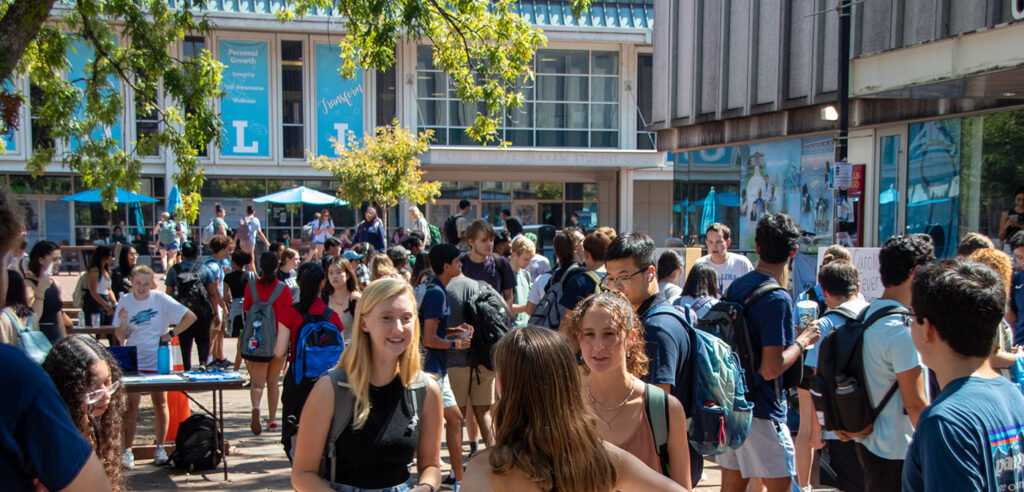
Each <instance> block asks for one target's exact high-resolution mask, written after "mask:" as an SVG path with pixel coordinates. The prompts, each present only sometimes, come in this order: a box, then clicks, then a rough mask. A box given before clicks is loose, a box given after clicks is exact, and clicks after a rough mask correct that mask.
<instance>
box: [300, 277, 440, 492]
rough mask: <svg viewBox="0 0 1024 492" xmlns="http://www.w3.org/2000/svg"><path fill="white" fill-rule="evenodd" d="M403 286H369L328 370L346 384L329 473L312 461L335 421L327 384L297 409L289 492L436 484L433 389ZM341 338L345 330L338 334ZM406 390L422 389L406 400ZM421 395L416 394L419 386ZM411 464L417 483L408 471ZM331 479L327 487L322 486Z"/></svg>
mask: <svg viewBox="0 0 1024 492" xmlns="http://www.w3.org/2000/svg"><path fill="white" fill-rule="evenodd" d="M417 318H418V316H417V310H416V300H415V298H414V297H413V293H412V288H411V287H409V284H407V283H405V282H403V281H401V280H397V279H381V280H378V281H376V282H372V283H371V284H370V285H369V286H367V288H366V290H365V291H364V292H363V297H362V299H361V300H360V301H359V305H358V308H357V311H356V318H355V326H356V328H355V329H354V330H352V331H353V332H354V333H353V335H352V345H350V346H348V347H346V348H345V351H344V352H342V354H341V360H340V361H339V362H338V365H337V367H336V369H340V370H342V371H343V372H344V374H345V376H347V378H348V390H349V391H350V392H351V393H352V394H351V401H352V405H353V408H352V409H351V412H350V414H351V420H350V421H349V424H348V425H347V426H346V427H345V430H344V431H343V432H342V433H341V435H340V436H339V437H338V440H337V442H336V443H335V452H336V453H337V454H336V460H335V464H334V470H325V471H326V472H327V475H328V476H326V477H325V476H322V475H321V474H320V472H321V470H320V459H321V457H322V456H323V454H324V447H325V446H326V445H327V437H328V434H329V431H330V428H331V420H332V418H333V417H334V415H335V414H336V410H335V408H334V405H335V402H336V401H337V400H336V397H335V392H336V391H341V390H340V389H339V388H335V387H334V381H333V378H332V376H330V375H328V376H324V377H322V378H320V380H319V381H317V383H316V385H315V386H314V387H313V391H312V392H311V393H310V394H309V398H308V399H307V400H306V404H305V406H304V407H303V408H302V419H301V423H300V425H299V435H298V439H297V440H296V442H295V459H294V461H293V462H292V486H293V487H295V490H298V491H301V492H306V491H325V492H327V491H330V490H338V491H341V492H352V491H364V490H378V489H384V490H388V491H396V492H398V491H414V492H433V491H435V490H437V487H439V486H440V482H441V472H440V468H441V427H442V426H441V389H440V387H439V386H438V385H437V383H436V382H435V381H434V380H433V378H430V377H427V376H426V375H425V374H424V373H423V372H422V371H421V370H420V343H419V338H420V337H419V333H420V329H419V321H418V319H417ZM346 331H347V330H346ZM412 385H425V386H426V387H425V389H423V390H422V391H421V392H420V393H417V394H422V400H417V398H419V397H418V396H413V397H411V398H410V397H409V395H408V393H409V392H410V388H411V387H412ZM420 388H423V386H420ZM414 457H415V459H416V469H417V471H418V472H419V477H418V480H419V483H416V484H415V485H414V484H413V481H412V476H411V475H410V473H409V465H410V464H411V463H412V460H413V458H414ZM332 477H333V479H334V483H329V480H330V479H331V478H332Z"/></svg>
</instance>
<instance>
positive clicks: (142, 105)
mask: <svg viewBox="0 0 1024 492" xmlns="http://www.w3.org/2000/svg"><path fill="white" fill-rule="evenodd" d="M159 132H160V115H159V112H158V111H157V107H156V102H155V101H153V100H149V101H147V100H145V99H143V98H142V97H141V96H140V95H139V94H138V93H135V139H136V140H135V141H136V145H137V147H136V150H135V153H136V154H138V155H140V156H159V155H160V147H159V146H158V145H155V144H154V143H153V142H151V141H150V139H151V138H153V137H155V136H156V134H157V133H159Z"/></svg>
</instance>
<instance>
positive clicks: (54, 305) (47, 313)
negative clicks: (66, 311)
mask: <svg viewBox="0 0 1024 492" xmlns="http://www.w3.org/2000/svg"><path fill="white" fill-rule="evenodd" d="M25 280H28V282H29V283H30V284H31V285H32V288H35V287H36V285H38V281H37V280H36V279H34V278H26V279H25ZM63 308H64V303H63V302H61V299H60V290H58V288H57V284H56V282H54V283H51V284H50V286H49V287H48V288H47V289H46V292H44V293H43V312H42V313H39V331H41V332H43V333H45V334H46V338H49V339H50V342H51V343H54V342H56V341H57V340H58V339H60V330H59V329H58V328H57V316H60V312H61V310H62V309H63Z"/></svg>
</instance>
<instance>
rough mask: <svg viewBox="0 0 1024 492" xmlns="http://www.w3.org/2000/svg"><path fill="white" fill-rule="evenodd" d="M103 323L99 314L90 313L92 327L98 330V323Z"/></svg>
mask: <svg viewBox="0 0 1024 492" xmlns="http://www.w3.org/2000/svg"><path fill="white" fill-rule="evenodd" d="M102 321H103V315H102V314H100V313H92V327H93V328H99V327H100V323H101V322H102Z"/></svg>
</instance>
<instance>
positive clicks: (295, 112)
mask: <svg viewBox="0 0 1024 492" xmlns="http://www.w3.org/2000/svg"><path fill="white" fill-rule="evenodd" d="M302 75H303V74H302V41H292V40H283V41H281V152H282V157H285V158H290V159H301V158H302V157H303V153H304V149H305V148H306V145H305V140H304V131H303V121H304V119H303V114H302V93H303V80H302V79H303V77H302Z"/></svg>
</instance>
